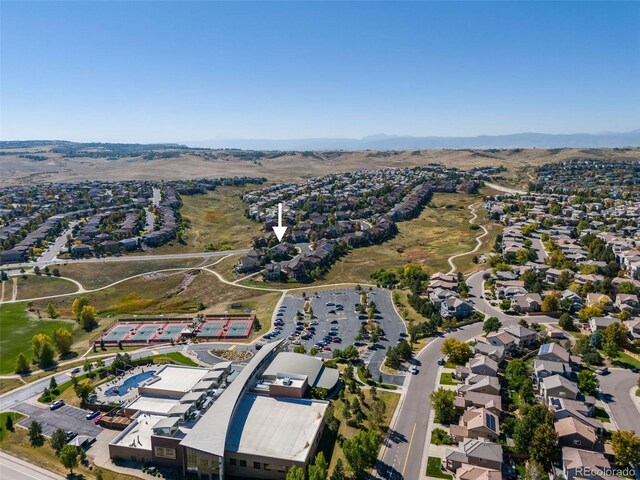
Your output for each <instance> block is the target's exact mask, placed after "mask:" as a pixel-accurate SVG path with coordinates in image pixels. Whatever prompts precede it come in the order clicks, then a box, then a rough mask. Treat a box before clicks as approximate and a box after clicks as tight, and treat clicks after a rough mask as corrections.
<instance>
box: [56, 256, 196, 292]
mask: <svg viewBox="0 0 640 480" xmlns="http://www.w3.org/2000/svg"><path fill="white" fill-rule="evenodd" d="M203 262H209V259H205V258H204V257H203V258H183V259H178V260H141V261H123V262H105V263H104V264H102V263H73V262H69V263H65V264H63V265H59V266H57V268H58V269H59V270H60V274H61V275H62V276H63V277H69V278H72V279H74V280H77V281H78V282H80V283H81V284H82V286H83V287H84V288H86V289H87V290H91V289H94V288H100V287H104V286H106V285H110V284H112V283H114V282H117V281H118V280H122V279H123V278H127V277H130V276H132V275H139V274H141V273H146V272H153V271H155V270H162V269H165V268H190V267H195V266H198V265H200V264H202V263H203Z"/></svg>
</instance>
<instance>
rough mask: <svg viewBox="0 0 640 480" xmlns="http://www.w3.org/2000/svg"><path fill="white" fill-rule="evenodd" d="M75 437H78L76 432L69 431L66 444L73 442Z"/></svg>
mask: <svg viewBox="0 0 640 480" xmlns="http://www.w3.org/2000/svg"><path fill="white" fill-rule="evenodd" d="M77 436H78V434H77V433H76V432H72V431H71V430H69V431H68V432H67V442H70V441H71V440H73V439H74V438H76V437H77Z"/></svg>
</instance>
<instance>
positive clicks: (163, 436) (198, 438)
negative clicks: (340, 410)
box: [109, 342, 338, 480]
mask: <svg viewBox="0 0 640 480" xmlns="http://www.w3.org/2000/svg"><path fill="white" fill-rule="evenodd" d="M282 346H283V342H274V343H271V344H267V345H265V346H264V347H263V348H262V349H260V350H259V351H258V352H257V353H256V354H255V355H254V357H253V358H252V359H251V360H250V361H249V362H248V364H247V365H246V366H245V367H244V368H243V369H242V370H241V371H240V372H239V373H238V374H237V375H236V376H235V378H234V379H233V381H232V382H231V383H229V384H228V385H227V383H228V382H222V383H219V387H217V388H214V389H210V388H209V389H207V388H205V389H201V388H200V387H201V386H202V385H203V383H205V384H207V385H208V384H209V382H217V381H218V380H217V378H218V375H217V374H218V373H219V372H221V371H222V372H228V370H229V369H230V368H231V365H230V364H228V363H225V364H219V365H218V366H214V367H212V368H211V369H205V368H196V367H175V366H171V368H168V367H165V368H164V369H162V370H160V371H158V372H157V374H156V375H154V379H155V377H158V378H157V379H156V380H154V379H152V380H151V381H149V382H145V384H144V385H142V386H141V387H140V389H139V390H140V392H139V393H140V396H139V397H137V398H136V399H135V400H134V401H133V402H132V403H131V404H130V405H128V406H127V407H126V412H128V413H129V414H131V415H133V417H132V418H133V420H134V421H133V423H132V424H131V425H130V426H129V427H127V428H126V429H125V430H124V431H123V432H122V433H121V434H119V435H118V436H117V437H116V438H115V439H114V440H113V441H112V442H111V443H110V444H109V451H110V455H111V458H116V457H118V458H121V459H123V460H132V461H137V462H147V463H151V464H158V465H165V466H171V467H175V468H177V469H180V470H181V471H182V474H183V475H184V476H189V477H194V478H198V479H199V480H214V479H216V480H218V479H220V480H222V479H224V478H225V477H229V476H233V477H247V478H256V479H258V478H264V479H282V478H284V477H285V476H286V472H287V470H289V469H290V468H291V467H292V466H293V465H297V466H300V467H306V466H307V465H308V464H309V462H310V461H311V460H312V459H313V457H314V455H315V452H316V450H317V446H318V442H319V440H320V436H321V434H322V430H323V427H324V414H325V411H326V409H327V407H328V405H329V403H328V402H326V401H322V400H311V399H306V398H299V397H298V394H297V393H296V394H295V395H290V394H289V393H291V392H290V391H287V390H285V391H284V395H282V394H280V392H279V390H278V389H275V390H271V388H270V386H271V385H273V384H278V383H283V381H282V378H279V377H282V374H287V375H289V376H295V377H299V378H298V379H297V380H295V382H297V383H296V384H297V388H298V390H299V391H300V392H301V394H300V397H301V396H302V395H303V394H304V390H306V388H307V387H308V386H322V388H327V390H330V389H331V388H333V387H335V384H337V382H338V371H337V370H334V372H326V373H323V372H324V370H325V367H324V365H323V364H322V361H321V360H319V359H315V358H312V357H308V356H305V355H300V354H288V353H280V350H281V349H282ZM281 355H284V356H283V357H282V358H280V356H281ZM291 355H293V356H291ZM279 358H280V360H278V359H279ZM308 359H310V360H312V361H307V360H308ZM276 360H278V362H277V363H276ZM273 363H276V365H275V367H273V368H272V370H269V368H270V367H272V366H273ZM296 364H300V365H303V367H301V366H300V365H298V367H297V369H295V371H291V372H289V370H294V369H293V366H294V365H296ZM183 368H186V369H183ZM281 370H282V371H281ZM326 370H331V369H326ZM274 371H275V374H273V372H274ZM273 375H275V377H273ZM225 376H226V375H225ZM334 377H335V379H334ZM265 379H266V380H265ZM265 382H266V383H265ZM284 383H289V382H284ZM290 383H291V385H293V384H294V381H291V382H290ZM265 384H266V385H267V388H265ZM291 385H289V388H290V387H291ZM291 397H295V398H291Z"/></svg>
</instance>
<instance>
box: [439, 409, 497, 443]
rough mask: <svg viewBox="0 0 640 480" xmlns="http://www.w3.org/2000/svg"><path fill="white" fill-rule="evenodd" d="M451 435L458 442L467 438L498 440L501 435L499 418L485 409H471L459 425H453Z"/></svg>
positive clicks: (461, 418) (450, 428)
mask: <svg viewBox="0 0 640 480" xmlns="http://www.w3.org/2000/svg"><path fill="white" fill-rule="evenodd" d="M449 433H450V434H451V436H452V437H453V439H454V440H455V441H456V442H462V441H463V440H464V439H465V438H485V439H488V440H496V439H497V438H498V436H499V435H500V424H499V421H498V416H497V415H496V414H494V413H493V412H490V411H489V410H486V409H485V408H483V407H479V408H470V409H469V410H467V411H466V412H464V413H463V414H462V416H461V417H460V422H459V424H458V425H451V426H450V427H449Z"/></svg>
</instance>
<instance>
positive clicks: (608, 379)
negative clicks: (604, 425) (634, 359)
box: [598, 368, 640, 435]
mask: <svg viewBox="0 0 640 480" xmlns="http://www.w3.org/2000/svg"><path fill="white" fill-rule="evenodd" d="M609 371H610V372H611V373H609V374H608V375H600V376H599V377H598V379H599V380H600V390H601V391H602V392H604V393H603V394H602V400H603V401H604V402H606V403H607V404H608V405H609V408H610V409H611V413H612V414H613V418H614V420H615V422H616V424H617V426H618V428H619V429H620V430H633V431H634V432H635V433H636V435H640V412H639V411H638V409H637V408H636V406H635V404H634V403H633V400H632V399H631V398H630V396H629V391H630V390H631V389H632V388H633V389H634V391H635V388H637V382H638V374H637V373H633V372H632V371H631V370H625V369H623V368H611V369H609Z"/></svg>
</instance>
